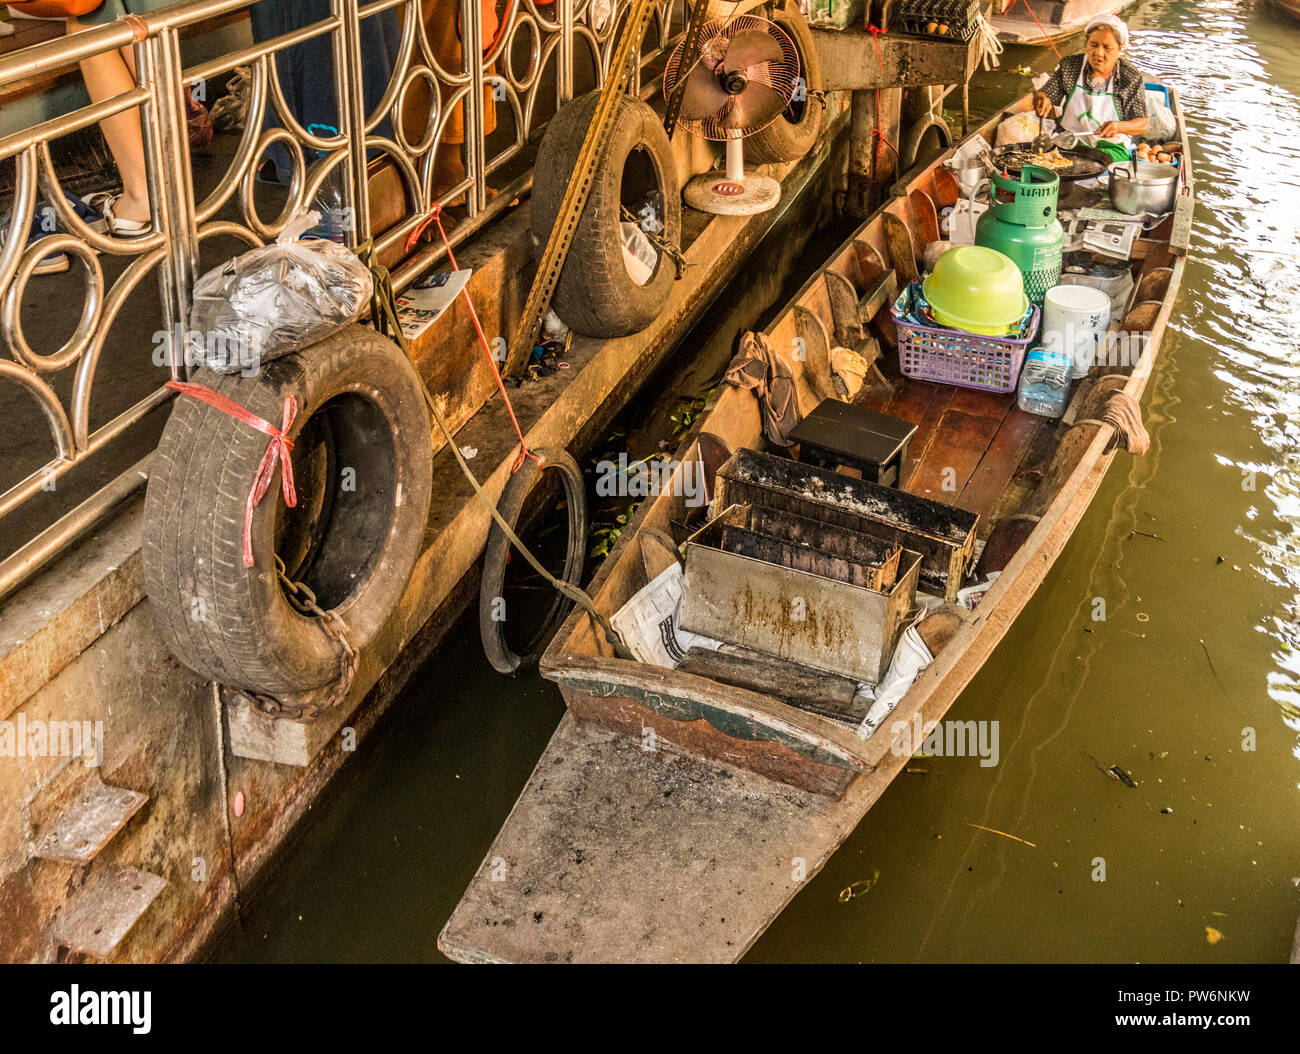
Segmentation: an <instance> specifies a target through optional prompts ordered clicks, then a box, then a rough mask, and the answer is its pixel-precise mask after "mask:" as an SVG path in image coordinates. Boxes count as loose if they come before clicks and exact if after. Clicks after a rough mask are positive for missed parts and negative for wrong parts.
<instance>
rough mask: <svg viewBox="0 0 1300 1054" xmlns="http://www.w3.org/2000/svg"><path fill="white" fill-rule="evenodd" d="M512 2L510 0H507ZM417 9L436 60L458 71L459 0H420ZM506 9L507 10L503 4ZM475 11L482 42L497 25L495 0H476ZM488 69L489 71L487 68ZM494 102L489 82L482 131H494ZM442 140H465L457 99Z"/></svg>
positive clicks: (460, 52)
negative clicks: (479, 21)
mask: <svg viewBox="0 0 1300 1054" xmlns="http://www.w3.org/2000/svg"><path fill="white" fill-rule="evenodd" d="M511 2H512V3H513V2H514V0H511ZM420 10H421V13H422V14H423V15H424V28H425V32H426V33H427V34H428V36H429V47H431V48H432V49H433V57H434V58H435V59H437V61H438V64H439V65H440V66H442V68H443V69H445V70H447V71H449V72H455V71H459V70H460V69H461V68H462V66H463V65H464V51H463V50H462V48H461V40H460V32H459V29H460V0H422V3H421V5H420ZM507 10H509V9H508V8H507ZM479 11H480V12H481V18H482V22H483V44H484V46H487V45H489V44H491V43H492V41H493V40H494V39H495V37H496V35H497V30H498V29H499V28H500V21H499V20H498V18H497V5H496V0H479ZM489 72H491V71H489ZM496 126H497V111H496V102H495V100H494V99H493V98H492V86H491V85H488V86H486V87H485V88H484V89H483V134H484V135H485V136H486V135H491V134H492V133H493V132H494V131H496ZM442 141H443V142H444V143H463V142H464V141H465V106H464V104H463V103H457V104H456V108H455V109H454V110H453V111H452V113H451V115H450V116H449V117H448V118H447V129H446V131H445V132H444V133H443V136H442Z"/></svg>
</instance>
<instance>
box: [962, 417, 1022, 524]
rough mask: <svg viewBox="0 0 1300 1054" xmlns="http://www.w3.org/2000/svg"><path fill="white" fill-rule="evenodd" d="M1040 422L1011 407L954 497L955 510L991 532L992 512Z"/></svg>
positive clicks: (1018, 465)
mask: <svg viewBox="0 0 1300 1054" xmlns="http://www.w3.org/2000/svg"><path fill="white" fill-rule="evenodd" d="M1043 420H1044V419H1043V418H1041V417H1039V416H1037V415H1036V414H1027V413H1025V412H1024V411H1023V410H1021V409H1020V408H1019V407H1016V406H1012V407H1011V408H1010V410H1009V411H1008V413H1007V415H1006V417H1005V418H1004V419H1003V421H1002V424H1001V426H1000V427H999V428H998V431H997V435H995V436H994V437H993V442H991V443H990V444H989V447H988V449H987V450H986V451H985V452H984V456H983V457H982V458H980V463H979V464H978V465H977V466H976V468H975V471H974V472H973V473H972V474H971V477H970V479H969V480H968V481H967V483H966V485H965V486H964V487H963V488H962V490H961V493H960V494H959V495H958V496H957V501H956V505H957V507H958V508H959V509H965V510H966V511H967V512H974V513H977V514H978V515H979V517H980V521H981V523H980V526H981V528H984V529H985V530H987V529H990V526H991V522H992V518H993V514H994V511H995V510H996V508H997V506H998V503H999V502H1000V501H1001V499H1002V495H1003V494H1004V493H1005V492H1006V489H1007V486H1008V484H1010V482H1011V479H1012V477H1013V476H1014V475H1015V473H1016V470H1017V469H1018V468H1019V467H1020V462H1021V459H1022V458H1023V457H1024V456H1025V453H1026V452H1027V451H1028V450H1029V445H1030V443H1032V442H1033V439H1034V436H1036V435H1037V434H1038V430H1039V427H1040V426H1041V425H1042V423H1043Z"/></svg>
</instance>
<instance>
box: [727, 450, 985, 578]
mask: <svg viewBox="0 0 1300 1054" xmlns="http://www.w3.org/2000/svg"><path fill="white" fill-rule="evenodd" d="M733 504H736V505H753V506H755V507H757V508H764V509H768V510H771V511H774V512H779V513H789V514H794V515H797V516H802V517H804V518H806V519H809V520H816V521H818V522H819V523H823V524H827V525H830V526H836V527H844V528H847V529H848V530H850V531H853V532H855V533H857V534H859V535H866V536H868V537H872V538H877V539H880V540H881V541H884V542H887V543H889V544H892V545H901V546H902V547H903V548H905V549H911V550H913V551H914V552H918V553H920V554H921V573H920V579H919V581H920V583H921V584H922V585H923V586H924V587H925V588H926V589H928V590H930V591H933V592H935V593H940V594H942V595H943V596H944V598H945V599H946V600H948V601H949V602H950V603H951V602H953V601H955V600H956V597H957V591H958V590H959V589H960V588H961V586H962V577H963V576H964V574H965V572H966V567H967V565H968V564H969V563H970V561H971V559H972V558H973V556H974V553H975V526H976V524H977V523H978V522H979V516H978V515H977V514H975V513H973V512H967V511H966V510H965V509H959V508H956V507H955V506H953V505H945V504H944V503H943V502H939V501H932V500H931V499H929V498H923V497H921V496H920V495H918V494H909V493H907V492H906V491H901V490H896V489H895V488H893V487H885V486H881V485H879V484H876V483H871V482H869V481H867V480H862V479H854V478H853V477H851V476H845V475H841V474H840V473H837V472H833V471H830V470H828V469H823V468H817V467H816V466H814V465H805V464H801V463H799V462H797V461H791V460H790V459H789V458H784V457H777V456H776V455H774V454H765V453H762V452H760V451H757V450H748V449H741V450H737V451H736V453H735V454H733V455H732V456H731V458H730V460H728V461H727V463H726V464H725V465H723V466H722V468H720V469H719V470H718V477H717V483H716V486H715V492H714V504H713V507H714V508H715V509H725V508H727V507H728V506H729V505H733Z"/></svg>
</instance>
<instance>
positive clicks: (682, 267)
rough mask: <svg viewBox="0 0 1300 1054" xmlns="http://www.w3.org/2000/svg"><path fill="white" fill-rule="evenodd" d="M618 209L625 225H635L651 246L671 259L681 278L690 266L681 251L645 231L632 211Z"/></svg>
mask: <svg viewBox="0 0 1300 1054" xmlns="http://www.w3.org/2000/svg"><path fill="white" fill-rule="evenodd" d="M619 209H621V210H622V214H623V219H624V220H625V221H626V222H627V223H633V224H636V226H637V228H638V229H639V230H640V231H641V233H642V234H644V235H645V236H646V239H647V240H648V241H649V242H650V244H651V245H653V246H654V247H655V248H656V249H658V250H659V251H660V252H662V253H664V254H665V255H667V256H669V257H670V258H671V259H672V261H673V263H675V264H676V265H677V277H678V278H681V277H682V276H683V275H684V274H685V273H686V268H687V267H689V266H690V264H688V263H687V262H686V256H685V254H684V253H683V252H682V251H681V249H679V248H677V246H676V245H674V244H673V243H672V242H670V241H669V240H668V239H667V238H664V237H661V236H660V235H658V234H655V233H653V232H652V231H648V230H646V229H645V227H644V226H642V225H641V223H640V221H639V220H638V219H637V218H636V217H635V216H633V215H632V210H631V209H629V208H628V207H627V206H626V205H620V206H619Z"/></svg>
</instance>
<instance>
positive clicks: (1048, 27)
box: [992, 0, 1136, 48]
mask: <svg viewBox="0 0 1300 1054" xmlns="http://www.w3.org/2000/svg"><path fill="white" fill-rule="evenodd" d="M1026 4H1032V12H1033V14H1032V15H1031V14H1030V11H1029V10H1027V9H1026ZM1135 6H1136V0H1066V2H1065V3H1064V4H1062V3H1060V2H1057V0H1015V2H1014V4H1012V5H1010V6H1009V7H1008V9H1007V12H1006V14H1003V15H994V16H993V18H992V23H993V29H994V31H995V32H996V33H997V35H998V40H999V41H1001V42H1002V43H1003V44H1011V45H1014V46H1017V47H1044V48H1050V47H1053V46H1055V45H1058V44H1060V43H1061V42H1062V41H1067V40H1070V39H1071V38H1072V37H1075V36H1077V35H1078V34H1080V33H1082V32H1083V31H1084V30H1085V29H1086V28H1087V26H1088V23H1089V22H1090V21H1092V19H1094V18H1096V17H1097V16H1098V15H1122V14H1123V13H1124V12H1125V11H1127V10H1129V9H1130V8H1132V7H1135ZM1034 16H1037V21H1035V20H1034Z"/></svg>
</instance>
